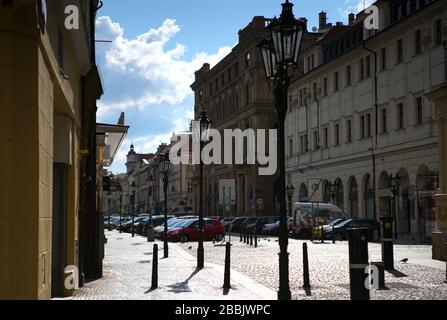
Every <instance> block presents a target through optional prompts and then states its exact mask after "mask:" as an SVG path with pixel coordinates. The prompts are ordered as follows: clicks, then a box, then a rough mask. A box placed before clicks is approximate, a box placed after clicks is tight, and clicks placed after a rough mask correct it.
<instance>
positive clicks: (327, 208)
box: [292, 202, 347, 238]
mask: <svg viewBox="0 0 447 320" xmlns="http://www.w3.org/2000/svg"><path fill="white" fill-rule="evenodd" d="M292 218H293V230H292V236H297V237H300V238H310V237H311V236H312V232H313V228H318V227H320V226H323V225H327V224H328V223H329V222H330V221H332V220H334V219H340V218H345V219H347V216H346V215H345V214H344V213H343V211H342V210H341V209H340V208H339V207H337V206H335V205H334V204H331V203H303V202H297V203H295V206H294V212H293V217H292Z"/></svg>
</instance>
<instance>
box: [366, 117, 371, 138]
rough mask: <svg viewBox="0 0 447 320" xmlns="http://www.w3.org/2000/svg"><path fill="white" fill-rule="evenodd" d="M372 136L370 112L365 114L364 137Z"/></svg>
mask: <svg viewBox="0 0 447 320" xmlns="http://www.w3.org/2000/svg"><path fill="white" fill-rule="evenodd" d="M371 136H372V132H371V114H370V113H368V114H367V115H366V137H367V138H369V137H371Z"/></svg>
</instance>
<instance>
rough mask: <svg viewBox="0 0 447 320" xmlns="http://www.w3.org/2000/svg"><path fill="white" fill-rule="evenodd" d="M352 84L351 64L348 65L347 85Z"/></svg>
mask: <svg viewBox="0 0 447 320" xmlns="http://www.w3.org/2000/svg"><path fill="white" fill-rule="evenodd" d="M350 85H351V66H347V67H346V86H347V87H349V86H350Z"/></svg>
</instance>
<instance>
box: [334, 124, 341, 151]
mask: <svg viewBox="0 0 447 320" xmlns="http://www.w3.org/2000/svg"><path fill="white" fill-rule="evenodd" d="M334 130H335V145H336V146H339V145H340V125H339V124H338V123H337V124H336V125H335V127H334Z"/></svg>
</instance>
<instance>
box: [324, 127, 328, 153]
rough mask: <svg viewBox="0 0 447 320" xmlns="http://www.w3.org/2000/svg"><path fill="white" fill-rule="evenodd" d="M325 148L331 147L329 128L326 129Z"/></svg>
mask: <svg viewBox="0 0 447 320" xmlns="http://www.w3.org/2000/svg"><path fill="white" fill-rule="evenodd" d="M323 131H324V148H326V149H327V148H328V147H329V130H328V128H327V127H326V128H324V129H323Z"/></svg>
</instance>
